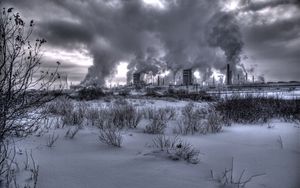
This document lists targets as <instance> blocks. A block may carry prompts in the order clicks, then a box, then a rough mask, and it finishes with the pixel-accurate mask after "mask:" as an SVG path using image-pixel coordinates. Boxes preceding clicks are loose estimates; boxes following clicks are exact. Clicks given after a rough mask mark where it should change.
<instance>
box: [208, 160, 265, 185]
mask: <svg viewBox="0 0 300 188" xmlns="http://www.w3.org/2000/svg"><path fill="white" fill-rule="evenodd" d="M233 160H234V159H233V158H232V161H231V162H232V163H231V168H230V169H226V168H225V170H224V171H223V172H222V174H221V175H220V176H219V177H215V175H214V172H213V171H212V170H211V171H210V174H211V179H212V180H213V181H216V182H218V183H219V184H220V185H221V186H222V187H225V186H226V187H228V186H230V187H234V188H244V187H245V186H246V184H247V183H249V182H250V181H251V180H252V179H253V178H255V177H258V176H263V175H265V174H264V173H262V174H255V175H252V176H250V177H248V178H246V179H245V178H244V174H245V172H246V170H245V169H244V170H243V171H242V172H241V174H240V175H239V176H238V178H235V177H234V174H236V173H234V166H233Z"/></svg>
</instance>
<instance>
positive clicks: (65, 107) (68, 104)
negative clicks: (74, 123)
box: [45, 97, 74, 116]
mask: <svg viewBox="0 0 300 188" xmlns="http://www.w3.org/2000/svg"><path fill="white" fill-rule="evenodd" d="M73 109H74V104H73V103H72V101H71V100H70V99H69V98H67V97H60V98H57V99H56V100H54V101H52V102H49V103H47V104H46V105H45V112H46V113H51V114H54V115H60V116H64V115H68V114H70V112H71V111H72V110H73Z"/></svg>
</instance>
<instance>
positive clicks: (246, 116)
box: [216, 95, 300, 124]
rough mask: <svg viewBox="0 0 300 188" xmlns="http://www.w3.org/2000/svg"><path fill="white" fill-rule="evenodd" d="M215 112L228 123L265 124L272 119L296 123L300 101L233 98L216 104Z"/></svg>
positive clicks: (249, 96) (299, 112)
mask: <svg viewBox="0 0 300 188" xmlns="http://www.w3.org/2000/svg"><path fill="white" fill-rule="evenodd" d="M216 110H217V111H218V112H219V113H220V114H221V115H222V116H223V117H224V119H225V121H226V122H229V123H230V122H234V123H253V124H256V123H267V122H269V121H270V120H271V119H272V118H279V119H282V120H284V121H296V122H298V121H299V117H300V100H299V99H294V100H285V99H280V98H279V97H277V98H267V97H260V96H258V97H254V96H251V95H247V96H244V97H241V96H234V97H232V98H227V99H224V100H222V101H219V102H217V103H216Z"/></svg>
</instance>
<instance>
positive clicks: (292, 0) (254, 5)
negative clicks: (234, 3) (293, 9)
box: [241, 0, 300, 11]
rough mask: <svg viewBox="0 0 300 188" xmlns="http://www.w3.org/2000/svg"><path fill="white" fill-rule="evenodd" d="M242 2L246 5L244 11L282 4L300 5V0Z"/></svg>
mask: <svg viewBox="0 0 300 188" xmlns="http://www.w3.org/2000/svg"><path fill="white" fill-rule="evenodd" d="M241 2H242V4H243V5H244V6H245V7H244V8H243V9H242V10H243V11H259V10H262V9H265V8H274V7H278V6H282V5H298V6H299V5H300V1H299V0H265V1H259V2H253V0H242V1H241Z"/></svg>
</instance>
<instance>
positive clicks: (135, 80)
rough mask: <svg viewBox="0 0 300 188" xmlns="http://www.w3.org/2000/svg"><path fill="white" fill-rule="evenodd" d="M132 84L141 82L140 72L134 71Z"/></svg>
mask: <svg viewBox="0 0 300 188" xmlns="http://www.w3.org/2000/svg"><path fill="white" fill-rule="evenodd" d="M133 84H134V85H140V84H141V74H140V73H134V74H133Z"/></svg>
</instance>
